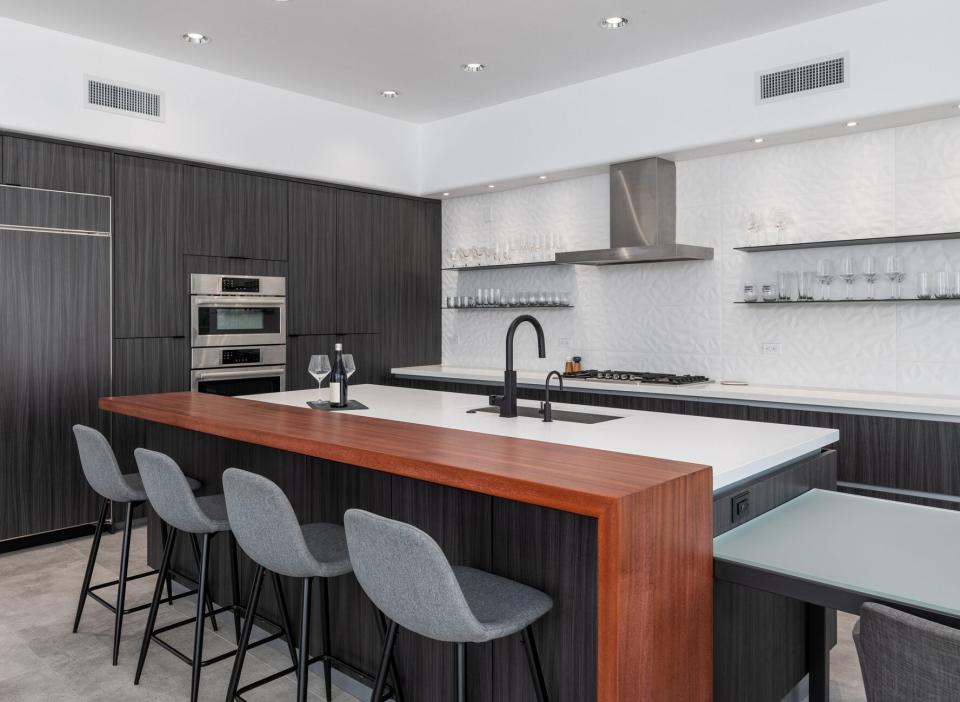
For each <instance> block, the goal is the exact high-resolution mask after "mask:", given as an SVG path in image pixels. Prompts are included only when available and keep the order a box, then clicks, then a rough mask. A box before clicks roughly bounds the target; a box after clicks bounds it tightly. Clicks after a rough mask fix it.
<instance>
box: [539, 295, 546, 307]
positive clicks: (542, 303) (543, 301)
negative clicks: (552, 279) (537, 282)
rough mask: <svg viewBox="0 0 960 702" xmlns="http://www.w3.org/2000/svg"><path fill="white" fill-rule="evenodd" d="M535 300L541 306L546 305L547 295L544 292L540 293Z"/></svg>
mask: <svg viewBox="0 0 960 702" xmlns="http://www.w3.org/2000/svg"><path fill="white" fill-rule="evenodd" d="M537 299H538V302H539V304H540V305H541V306H543V305H546V304H547V294H546V293H545V292H542V293H540V297H539V298H537Z"/></svg>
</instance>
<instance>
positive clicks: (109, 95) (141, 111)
mask: <svg viewBox="0 0 960 702" xmlns="http://www.w3.org/2000/svg"><path fill="white" fill-rule="evenodd" d="M84 80H85V82H86V105H87V107H89V108H91V109H94V110H104V111H106V112H114V113H117V114H122V115H127V116H129V117H139V118H141V119H152V120H156V121H159V122H162V121H163V93H161V92H157V91H154V90H148V89H146V88H139V87H136V86H132V85H124V84H122V83H117V82H116V81H107V80H101V79H99V78H90V77H86V78H85V79H84Z"/></svg>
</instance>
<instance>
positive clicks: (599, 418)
mask: <svg viewBox="0 0 960 702" xmlns="http://www.w3.org/2000/svg"><path fill="white" fill-rule="evenodd" d="M477 412H486V413H488V414H499V413H500V408H499V407H494V406H487V407H477V408H476V409H471V410H467V414H476V413H477ZM517 414H518V415H519V416H521V417H532V418H533V419H543V415H542V414H541V413H540V408H539V407H526V406H523V405H521V406H519V407H517ZM614 419H623V417H618V416H617V415H614V414H593V413H592V412H571V411H569V410H558V409H555V410H553V421H555V422H574V423H576V424H600V423H601V422H609V421H611V420H614Z"/></svg>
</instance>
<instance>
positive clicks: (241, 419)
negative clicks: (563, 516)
mask: <svg viewBox="0 0 960 702" xmlns="http://www.w3.org/2000/svg"><path fill="white" fill-rule="evenodd" d="M100 403H101V407H102V408H103V409H105V410H108V411H111V412H116V413H119V414H124V415H127V416H132V417H137V418H140V419H143V420H146V421H148V422H155V423H160V424H166V425H169V426H174V427H179V428H182V429H189V430H192V431H197V432H202V433H205V434H211V435H214V436H218V437H223V438H227V439H234V440H236V441H239V442H246V443H248V444H257V445H259V446H266V447H270V448H275V449H280V450H283V451H289V452H292V453H298V454H302V455H305V456H312V457H315V458H319V459H323V460H327V461H335V462H338V463H346V464H350V465H354V466H358V467H362V468H370V469H373V470H375V471H379V472H380V473H386V474H391V475H394V476H397V477H399V478H406V479H414V480H420V481H424V482H427V483H433V484H437V485H443V486H446V487H449V488H456V489H458V490H467V491H470V492H474V493H480V494H481V495H489V496H491V497H498V498H504V499H508V500H513V501H517V502H522V503H526V504H529V505H536V506H538V507H546V508H550V509H557V510H561V511H563V512H565V513H571V514H575V515H583V516H586V517H592V518H595V519H596V521H597V537H596V538H597V541H596V545H597V554H598V556H597V567H596V572H597V595H596V603H595V606H596V612H597V613H598V620H597V629H596V631H597V649H596V650H597V658H596V661H597V662H596V675H597V679H596V698H597V699H598V700H602V701H604V702H606V701H607V700H611V701H613V700H624V701H626V700H637V699H653V700H659V699H685V700H709V699H711V696H712V686H713V676H712V649H711V646H712V643H711V640H712V616H713V613H712V607H711V602H712V599H711V598H712V590H711V588H712V550H711V549H712V536H711V519H712V517H711V510H710V506H711V504H712V473H711V471H710V469H709V468H707V467H705V466H697V465H692V464H685V463H679V462H672V461H665V460H660V459H653V458H646V457H641V456H632V455H626V454H617V453H613V452H606V451H595V450H589V449H581V448H577V447H570V446H559V445H555V444H548V443H543V442H536V441H526V440H519V439H513V438H509V437H499V436H490V435H482V434H477V433H474V432H463V431H456V430H450V429H441V428H437V427H428V426H422V425H413V424H407V423H404V422H393V421H387V420H380V419H374V418H369V417H351V416H345V415H340V414H336V413H319V412H311V411H309V410H307V409H300V408H296V407H286V406H282V405H271V404H268V403H260V402H256V401H250V400H238V399H235V398H226V397H217V396H213V395H203V394H197V393H168V394H162V395H139V396H132V397H112V398H103V399H101V401H100ZM518 538H519V536H518ZM590 606H593V603H591V605H590ZM668 622H669V626H668ZM691 660H693V661H694V663H693V667H692V668H691Z"/></svg>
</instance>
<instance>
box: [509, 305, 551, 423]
mask: <svg viewBox="0 0 960 702" xmlns="http://www.w3.org/2000/svg"><path fill="white" fill-rule="evenodd" d="M524 322H530V324H532V325H533V328H534V329H535V330H536V332H537V353H538V354H539V355H540V358H546V357H547V351H546V344H545V343H544V340H543V327H541V326H540V322H538V321H537V318H536V317H534V316H533V315H529V314H522V315H520V316H519V317H517V318H516V319H515V320H513V321H512V322H510V328H509V329H507V367H506V370H504V372H503V397H502V398H500V416H501V417H516V416H517V372H516V371H515V370H513V337H514V335H515V334H516V333H517V327H519V326H520V325H521V324H523V323H524Z"/></svg>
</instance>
